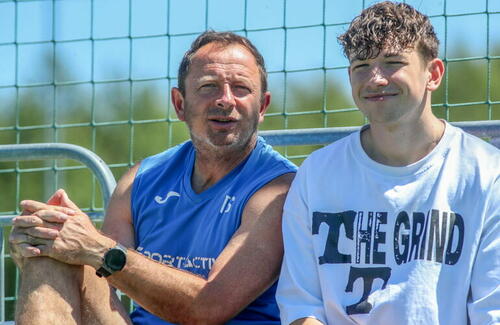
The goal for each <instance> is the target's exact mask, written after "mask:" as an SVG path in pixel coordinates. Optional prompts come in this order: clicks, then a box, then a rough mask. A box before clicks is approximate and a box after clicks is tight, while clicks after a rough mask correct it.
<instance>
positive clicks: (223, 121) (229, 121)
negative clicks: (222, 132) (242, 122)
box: [208, 116, 237, 128]
mask: <svg viewBox="0 0 500 325" xmlns="http://www.w3.org/2000/svg"><path fill="white" fill-rule="evenodd" d="M236 121H237V120H236V119H235V118H232V117H228V116H214V117H209V118H208V122H209V123H210V124H211V125H212V126H214V127H215V128H228V127H232V126H234V125H235V124H236Z"/></svg>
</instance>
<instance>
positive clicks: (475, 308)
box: [468, 177, 500, 325]
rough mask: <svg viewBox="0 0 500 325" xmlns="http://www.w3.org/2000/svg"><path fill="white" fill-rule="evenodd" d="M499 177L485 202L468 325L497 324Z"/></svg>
mask: <svg viewBox="0 0 500 325" xmlns="http://www.w3.org/2000/svg"><path fill="white" fill-rule="evenodd" d="M499 198H500V177H497V179H496V182H495V183H494V185H493V189H492V191H490V193H489V199H488V201H487V210H486V211H487V214H486V217H485V223H484V226H483V232H482V235H481V239H480V243H479V249H478V252H477V256H476V259H475V262H474V266H473V270H472V277H471V292H470V298H469V303H468V312H469V318H470V321H471V324H473V325H475V324H485V325H486V324H488V325H489V324H498V323H500V203H499Z"/></svg>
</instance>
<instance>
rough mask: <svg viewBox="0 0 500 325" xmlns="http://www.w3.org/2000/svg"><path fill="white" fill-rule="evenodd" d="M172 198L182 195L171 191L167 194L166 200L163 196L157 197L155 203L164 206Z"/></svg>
mask: <svg viewBox="0 0 500 325" xmlns="http://www.w3.org/2000/svg"><path fill="white" fill-rule="evenodd" d="M172 196H176V197H180V196H181V195H180V194H179V193H177V192H174V191H170V192H168V193H167V196H166V197H165V198H164V199H162V198H161V196H159V195H157V196H155V201H156V203H158V204H163V203H165V202H167V200H168V199H169V198H170V197H172Z"/></svg>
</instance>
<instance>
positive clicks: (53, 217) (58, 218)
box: [33, 210, 69, 223]
mask: <svg viewBox="0 0 500 325" xmlns="http://www.w3.org/2000/svg"><path fill="white" fill-rule="evenodd" d="M33 214H34V215H35V216H37V217H39V218H40V219H42V220H43V221H47V222H55V223H64V222H65V221H66V220H68V218H69V215H67V214H65V213H64V212H60V211H57V210H38V211H36V212H35V213H33Z"/></svg>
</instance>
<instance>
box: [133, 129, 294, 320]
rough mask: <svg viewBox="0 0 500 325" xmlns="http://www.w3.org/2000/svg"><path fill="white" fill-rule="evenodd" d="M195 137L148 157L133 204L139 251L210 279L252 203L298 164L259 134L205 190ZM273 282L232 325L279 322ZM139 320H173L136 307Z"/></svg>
mask: <svg viewBox="0 0 500 325" xmlns="http://www.w3.org/2000/svg"><path fill="white" fill-rule="evenodd" d="M194 159H195V150H194V147H193V145H192V143H191V141H187V142H185V143H182V144H180V145H178V146H176V147H173V148H171V149H169V150H167V151H165V152H162V153H160V154H157V155H154V156H151V157H148V158H146V159H145V160H144V161H143V162H142V163H141V165H140V167H139V170H138V172H137V174H136V178H135V180H134V184H133V188H132V194H131V207H132V221H133V227H134V231H135V245H136V250H137V251H138V252H139V253H141V254H143V255H145V256H147V257H149V258H151V259H153V260H155V261H157V262H159V263H162V264H165V265H169V266H172V267H176V268H179V269H183V270H186V271H189V272H192V273H195V274H198V275H200V276H202V277H205V278H206V277H208V274H209V273H210V270H211V268H212V265H213V263H214V262H215V260H216V259H217V257H218V256H219V254H220V253H221V252H222V251H223V250H224V248H225V247H226V245H227V243H228V242H229V240H230V239H231V237H232V236H233V234H234V233H235V232H236V230H237V229H238V227H239V226H240V223H241V215H242V213H243V210H244V208H245V205H246V203H247V201H248V200H249V199H250V197H252V195H253V194H254V193H255V192H256V191H258V190H259V189H260V188H262V186H264V185H265V184H267V183H269V182H270V181H271V180H273V179H274V178H276V177H278V176H280V175H283V174H285V173H291V172H295V171H296V167H295V165H293V164H292V163H290V162H289V161H288V160H286V159H285V158H283V157H282V156H281V155H280V154H279V153H277V152H276V151H274V150H273V149H272V148H271V147H270V146H268V145H267V144H266V143H265V142H264V140H263V139H262V138H259V139H258V141H257V144H256V146H255V149H254V150H253V151H252V152H251V153H250V155H249V157H248V158H247V159H245V161H243V162H242V163H240V164H239V165H238V166H237V167H236V168H235V169H233V170H232V171H231V172H230V173H228V174H227V175H226V176H225V177H224V178H223V179H222V180H220V181H219V182H217V183H216V184H214V185H213V186H212V187H210V188H209V189H207V190H206V191H204V192H202V193H199V194H197V193H195V192H194V191H193V190H192V187H191V173H192V169H193V166H194ZM275 290H276V287H275V285H273V286H272V287H271V288H270V289H268V290H267V291H266V292H264V294H262V295H261V296H260V297H259V298H258V299H257V300H255V301H254V302H253V303H251V304H250V305H249V306H248V307H247V308H246V309H245V310H243V311H242V312H241V313H240V314H238V315H237V316H236V317H235V318H234V319H233V320H232V321H231V322H229V324H279V318H278V315H279V312H278V308H277V305H276V301H275V298H274V295H275ZM131 317H132V320H133V321H134V324H148V325H149V324H168V323H167V322H165V321H162V320H160V319H159V318H157V317H155V316H153V315H151V314H149V313H148V312H147V311H146V310H144V309H143V308H141V307H139V306H138V307H137V308H136V310H135V311H134V312H133V313H132V315H131Z"/></svg>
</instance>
